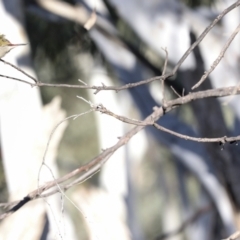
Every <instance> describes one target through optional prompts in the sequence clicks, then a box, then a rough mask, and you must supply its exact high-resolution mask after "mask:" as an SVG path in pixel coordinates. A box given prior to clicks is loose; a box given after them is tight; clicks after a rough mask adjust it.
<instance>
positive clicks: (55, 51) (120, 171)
mask: <svg viewBox="0 0 240 240" xmlns="http://www.w3.org/2000/svg"><path fill="white" fill-rule="evenodd" d="M234 2H235V1H231V0H215V1H208V0H205V1H204V0H195V1H194V0H192V1H190V0H189V1H187V0H185V1H184V0H182V1H180V0H121V1H120V0H84V1H81V0H68V1H67V0H65V1H63V0H59V1H57V0H35V1H34V0H25V1H20V0H0V20H1V23H2V24H1V25H0V33H1V34H4V35H6V38H7V39H9V41H11V42H12V43H28V45H27V47H21V49H17V48H16V49H14V50H12V51H11V52H10V53H9V54H8V55H7V56H6V57H5V58H4V60H6V61H9V62H11V63H13V64H15V65H16V66H18V67H19V68H21V69H23V70H25V71H26V72H28V73H29V74H31V75H33V76H36V77H37V79H38V80H39V81H41V82H43V83H52V84H53V83H56V84H63V83H64V84H74V85H76V84H77V85H82V84H83V83H82V82H79V79H80V80H81V81H84V82H85V83H86V84H87V85H90V86H93V85H96V86H101V85H102V84H105V85H106V86H112V85H114V86H121V85H124V84H128V83H133V82H138V81H140V80H143V79H147V78H150V77H154V76H160V75H161V74H162V69H163V64H164V61H165V57H166V54H165V51H164V50H163V49H164V48H166V49H167V51H168V65H167V72H170V71H172V69H173V68H174V66H175V65H176V63H177V62H178V61H179V59H180V58H181V57H182V55H183V54H184V53H185V51H186V50H187V49H188V48H189V47H190V45H191V44H192V43H193V42H194V41H195V40H196V39H197V38H198V37H199V36H200V34H201V33H202V32H203V31H204V30H205V28H206V27H207V26H208V25H209V24H210V23H211V22H212V21H213V20H214V19H215V18H216V17H217V15H218V14H220V13H221V12H222V11H223V10H224V9H226V8H227V7H229V6H230V5H231V4H233V3H234ZM95 11H96V16H97V18H96V22H93V23H94V24H93V26H92V27H91V28H90V29H89V30H86V27H84V24H85V23H86V22H88V21H89V19H91V18H93V19H94V13H95ZM91 16H92V17H91ZM239 16H240V14H239V7H237V8H236V9H235V10H233V11H231V12H230V13H229V14H228V15H226V16H225V17H224V18H223V19H222V20H221V21H220V22H218V24H217V25H216V26H215V27H214V28H213V29H212V30H211V31H210V32H209V33H208V35H207V37H206V38H204V40H203V41H202V43H201V44H200V45H199V46H197V47H196V48H195V49H194V50H193V52H192V53H191V54H190V55H189V56H188V58H187V59H186V60H185V61H184V63H183V64H182V65H181V67H180V69H179V71H178V72H177V74H176V75H175V76H174V77H172V78H170V79H168V80H167V81H166V82H165V98H166V99H167V100H171V99H175V98H177V97H178V95H177V94H179V95H186V94H188V93H189V92H191V91H192V90H191V87H192V86H193V85H194V84H196V83H197V82H198V81H199V79H200V78H201V76H202V75H203V74H204V71H206V70H208V69H209V68H210V66H211V65H212V63H213V61H214V60H215V59H216V58H217V57H218V55H219V54H220V52H221V49H222V48H223V46H224V44H225V43H226V41H227V40H228V38H229V37H230V35H231V34H232V32H233V31H234V30H235V28H236V27H237V25H238V24H239ZM239 46H240V45H239V36H237V37H236V39H235V40H234V41H233V43H232V44H231V45H230V47H229V49H228V51H227V52H226V54H225V56H224V58H223V60H222V61H221V63H220V64H219V66H218V67H217V68H216V69H215V70H214V72H213V73H212V74H211V75H210V77H209V78H207V79H206V81H205V82H204V83H203V84H202V85H201V86H200V87H199V88H197V89H196V90H194V91H200V90H206V89H211V88H219V87H227V86H234V85H236V86H237V85H238V84H239V83H238V82H239V75H240V72H239V69H240V68H239V63H240V47H239ZM0 74H1V76H2V75H4V76H11V77H17V78H20V79H24V80H26V81H28V82H31V81H32V80H31V79H29V78H27V77H26V76H24V75H23V74H21V73H20V72H18V71H16V70H14V69H13V68H11V67H10V66H8V65H6V64H4V63H2V62H1V64H0ZM0 84H1V86H0V89H1V90H0V134H1V164H0V192H1V193H0V201H1V202H8V201H15V200H20V199H22V198H23V197H25V196H26V195H27V194H28V193H29V192H31V191H33V190H35V189H36V188H37V187H38V186H39V184H42V183H45V182H47V181H49V180H53V175H54V177H55V178H58V177H60V176H64V175H65V174H67V173H69V172H71V171H73V170H74V169H76V168H78V167H79V166H81V165H83V164H85V163H87V162H89V161H90V160H91V159H93V158H94V157H96V156H97V155H98V154H100V153H101V151H102V149H106V148H109V147H111V146H113V145H114V144H115V143H116V142H117V140H118V137H121V136H123V135H124V134H125V133H126V132H127V131H129V130H130V129H132V128H133V127H134V126H132V125H129V124H125V123H122V122H120V121H118V120H117V119H114V118H112V117H110V116H106V115H103V114H100V113H93V112H92V113H89V114H85V115H83V116H81V117H78V118H77V119H75V120H72V119H70V120H68V121H67V122H66V121H65V122H64V123H62V124H61V125H60V126H59V127H58V128H57V130H56V131H55V132H54V134H53V137H52V139H51V141H50V144H49V149H48V152H47V154H46V156H45V155H44V153H45V150H46V146H47V143H48V140H49V136H50V134H51V133H52V131H53V129H54V128H55V127H56V125H57V124H58V123H59V122H60V121H62V120H63V119H64V118H65V117H68V116H71V115H74V114H80V113H83V112H86V111H88V110H89V109H90V106H89V104H87V103H86V102H84V101H82V100H81V99H79V98H77V96H81V97H83V98H85V99H87V100H89V101H91V102H92V103H102V104H103V105H104V106H105V107H106V108H107V109H109V110H110V111H112V112H114V113H116V114H119V115H123V116H126V117H129V118H134V119H140V120H142V119H144V118H145V117H147V116H148V115H149V114H151V113H152V111H153V107H154V106H160V105H161V101H162V97H163V96H162V84H161V82H160V81H155V82H152V83H150V84H147V85H141V86H139V87H136V88H131V89H128V90H123V91H120V92H115V91H100V92H99V93H97V94H94V90H85V89H76V88H64V87H47V86H44V87H41V88H36V87H33V88H32V87H30V86H29V85H26V84H23V83H20V82H18V81H14V80H10V79H6V78H4V77H1V79H0ZM238 102H239V97H238V96H233V97H228V98H222V99H206V100H205V99H203V100H198V101H196V102H193V103H191V104H187V105H183V106H181V107H180V108H178V109H176V110H174V111H172V112H170V113H168V114H166V115H165V116H163V117H162V118H161V119H160V120H159V122H158V123H159V124H160V125H162V126H164V127H166V128H169V129H171V130H173V131H176V132H178V133H182V134H186V135H189V136H195V137H222V136H237V135H239V132H240V128H239V117H240V111H239V106H238ZM239 153H240V148H239V146H238V144H237V143H233V144H226V145H220V144H217V143H197V142H191V141H186V140H183V139H180V138H177V137H175V136H172V135H169V134H167V133H164V132H160V131H159V130H157V129H154V128H153V127H146V128H145V130H144V131H142V132H140V133H138V134H137V135H136V136H134V137H133V138H132V139H131V140H130V142H129V143H128V144H127V145H126V146H124V147H122V148H121V149H119V150H118V151H117V152H116V153H114V155H113V156H112V157H111V158H110V159H109V160H108V162H107V163H106V164H105V165H104V166H103V167H102V169H101V170H100V171H99V172H98V173H97V174H95V175H94V176H92V177H91V178H90V179H88V180H87V181H85V182H84V183H82V184H78V185H77V186H74V187H72V188H71V189H69V190H68V191H67V192H66V196H63V195H61V194H59V193H58V194H55V195H54V196H51V197H49V198H46V199H44V200H42V199H41V200H36V201H33V202H31V203H29V204H26V206H24V207H23V208H21V209H20V210H19V211H17V212H16V213H14V214H13V215H12V216H10V217H8V218H6V219H4V220H2V222H1V224H0V239H81V240H82V239H83V240H85V239H94V240H95V239H104V240H108V239H109V240H110V239H111V240H115V239H122V240H125V239H126V240H127V239H133V240H144V239H153V240H157V239H171V240H178V239H179V240H180V239H191V240H198V239H199V240H200V239H201V240H202V239H205V240H208V239H209V240H210V239H211V240H214V239H223V238H227V237H228V236H229V235H231V234H233V233H234V232H235V231H236V230H237V229H238V228H239V220H240V219H239V207H240V186H239V182H240V181H239V180H240V174H239V172H240V161H239ZM44 156H45V157H44ZM43 161H44V162H45V163H46V165H47V166H48V167H49V168H50V169H51V172H50V171H49V169H48V168H47V167H45V166H44V165H42V162H43ZM3 212H5V211H4V208H2V209H1V213H3ZM236 239H237V238H236Z"/></svg>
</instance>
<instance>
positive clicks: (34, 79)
mask: <svg viewBox="0 0 240 240" xmlns="http://www.w3.org/2000/svg"><path fill="white" fill-rule="evenodd" d="M0 61H1V62H3V63H5V64H7V65H9V66H11V67H12V68H15V69H16V70H18V71H19V72H21V73H23V74H24V75H25V76H27V77H29V78H31V79H32V80H33V81H34V82H35V83H37V82H38V80H37V79H36V78H34V77H32V76H31V75H29V74H28V73H26V72H25V71H23V70H22V69H21V68H19V67H17V66H15V65H13V64H12V63H10V62H7V61H5V60H3V59H0ZM8 78H11V77H8ZM14 80H17V79H14ZM19 80H20V79H19ZM19 80H18V81H19ZM22 81H23V80H22ZM25 83H27V82H25Z"/></svg>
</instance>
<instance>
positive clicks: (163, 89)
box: [162, 48, 168, 106]
mask: <svg viewBox="0 0 240 240" xmlns="http://www.w3.org/2000/svg"><path fill="white" fill-rule="evenodd" d="M163 51H164V52H165V54H166V58H165V61H164V66H163V72H162V75H165V73H166V70H167V63H168V51H167V48H163ZM164 82H165V79H164V78H163V79H162V105H163V106H164V102H165V87H164Z"/></svg>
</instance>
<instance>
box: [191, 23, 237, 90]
mask: <svg viewBox="0 0 240 240" xmlns="http://www.w3.org/2000/svg"><path fill="white" fill-rule="evenodd" d="M239 31H240V24H239V25H238V26H237V28H236V29H235V31H234V32H233V33H232V35H231V36H230V38H229V39H228V41H227V42H226V44H225V45H224V47H223V49H222V50H221V52H220V54H219V56H218V57H217V59H216V60H215V61H214V62H213V64H212V66H211V68H210V69H209V70H208V71H206V72H205V73H204V74H203V76H202V77H201V79H200V80H199V82H198V83H196V84H195V85H194V86H193V87H192V90H193V89H195V88H197V87H199V86H200V85H201V84H202V83H203V81H204V80H205V79H206V78H207V77H208V76H209V75H210V73H211V72H212V71H213V70H214V69H215V68H216V67H217V65H218V64H219V63H220V61H221V60H222V58H223V57H224V54H225V52H226V51H227V49H228V48H229V46H230V44H231V42H232V41H233V39H234V38H235V37H236V35H237V34H238V33H239Z"/></svg>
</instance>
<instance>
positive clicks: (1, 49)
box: [0, 34, 27, 59]
mask: <svg viewBox="0 0 240 240" xmlns="http://www.w3.org/2000/svg"><path fill="white" fill-rule="evenodd" d="M24 45H27V44H25V43H21V44H12V43H11V42H10V41H9V40H7V39H6V38H5V35H3V34H0V59H1V58H3V57H4V56H5V55H6V54H7V53H8V52H10V51H11V50H12V49H13V48H15V47H18V46H24Z"/></svg>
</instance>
